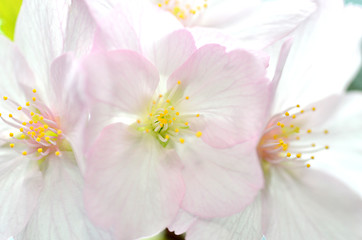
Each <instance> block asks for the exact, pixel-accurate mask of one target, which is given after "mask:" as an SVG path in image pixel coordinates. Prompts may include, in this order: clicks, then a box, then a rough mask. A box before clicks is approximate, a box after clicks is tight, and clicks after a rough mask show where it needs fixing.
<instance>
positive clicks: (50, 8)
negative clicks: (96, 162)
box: [0, 0, 110, 240]
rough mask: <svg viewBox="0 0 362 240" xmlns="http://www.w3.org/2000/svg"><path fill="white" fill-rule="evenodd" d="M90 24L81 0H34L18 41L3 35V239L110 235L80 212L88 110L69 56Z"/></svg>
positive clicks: (79, 48) (23, 15) (25, 10)
mask: <svg viewBox="0 0 362 240" xmlns="http://www.w3.org/2000/svg"><path fill="white" fill-rule="evenodd" d="M80 31H84V32H83V34H84V35H83V36H81V37H78V36H77V35H76V33H79V32H80ZM93 31H94V26H93V22H92V21H91V18H90V16H89V14H88V10H87V8H86V6H85V5H84V3H83V2H82V1H73V2H72V3H68V1H47V2H46V3H44V2H43V1H36V0H34V1H33V0H31V1H24V3H23V6H22V9H21V11H20V14H19V18H18V22H17V27H16V36H15V43H12V42H10V40H8V39H6V38H5V37H2V36H0V85H1V86H0V94H1V102H0V112H1V114H0V118H1V119H0V129H1V140H0V141H1V148H0V156H1V157H0V189H1V190H0V206H1V207H0V238H1V239H8V238H9V237H10V236H14V238H15V239H39V240H49V239H52V240H53V239H54V240H55V239H59V240H60V239H110V238H109V236H108V234H107V233H104V232H103V231H101V230H99V229H97V228H96V227H94V226H93V225H92V223H91V222H90V221H89V219H88V218H87V217H86V215H85V213H84V204H83V200H82V187H83V182H84V180H83V178H82V175H81V170H80V168H79V166H81V164H82V157H81V156H82V155H81V151H82V149H81V144H80V141H79V140H80V138H79V137H78V136H81V132H82V129H83V126H84V125H85V121H86V120H87V118H88V113H87V111H85V108H84V104H83V103H82V101H81V98H80V94H79V92H78V91H77V83H76V82H75V76H74V73H75V70H74V68H75V64H73V58H74V56H76V55H81V54H82V52H85V51H87V50H86V49H87V48H88V49H89V48H90V45H89V44H87V41H83V37H91V36H92V34H93ZM66 51H72V52H73V54H71V53H67V54H63V53H65V52H66Z"/></svg>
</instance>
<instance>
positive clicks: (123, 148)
mask: <svg viewBox="0 0 362 240" xmlns="http://www.w3.org/2000/svg"><path fill="white" fill-rule="evenodd" d="M123 10H124V9H123ZM155 11H158V10H155ZM125 12H127V11H125ZM134 13H135V14H136V16H138V15H137V12H134ZM112 16H115V17H117V19H118V20H120V22H121V20H122V19H124V18H127V16H124V15H121V12H118V14H115V15H112ZM163 16H165V18H164V22H166V23H167V22H171V23H172V20H173V18H172V17H171V16H169V15H163ZM129 19H130V18H129ZM161 19H162V18H161ZM168 19H170V21H168ZM133 20H135V18H133ZM137 20H138V21H139V22H137V23H134V25H133V26H135V27H138V26H141V24H140V22H142V21H145V22H146V21H149V20H148V19H147V18H145V17H144V18H139V19H138V18H136V21H137ZM158 20H160V19H158ZM109 22H112V23H114V22H116V21H115V20H114V19H112V18H111V19H108V21H107V23H109ZM123 23H125V25H124V26H119V28H113V26H112V29H114V30H115V31H114V33H113V35H112V34H111V33H110V32H107V34H104V31H107V30H104V31H99V32H98V33H99V34H100V35H98V36H97V37H96V38H97V44H99V45H98V46H97V52H95V53H94V54H93V55H90V56H88V57H87V58H85V60H84V63H83V70H84V72H86V76H85V78H86V86H87V88H86V91H87V93H88V95H89V102H90V103H91V105H90V107H91V119H90V123H89V127H88V128H87V131H86V133H87V134H88V135H87V137H86V138H87V139H91V138H92V137H91V136H97V135H99V136H98V138H97V140H96V141H95V143H94V144H93V146H92V147H91V149H90V152H89V155H88V166H87V171H86V189H85V201H86V207H87V210H88V212H89V215H90V217H91V218H92V220H94V221H95V222H96V223H97V224H99V225H100V226H102V227H103V228H105V229H110V230H111V231H112V232H113V233H114V234H115V235H116V236H118V237H119V239H134V238H139V237H144V236H149V235H153V234H156V233H158V232H160V231H161V230H163V229H164V228H165V227H166V226H167V225H169V224H170V223H171V221H172V219H173V218H174V217H175V215H176V214H177V211H178V210H179V208H180V207H181V208H182V209H184V210H185V211H188V212H190V213H192V214H195V215H197V216H202V217H205V218H209V217H214V216H226V215H230V214H232V213H235V212H237V211H239V210H241V209H243V208H244V207H245V206H246V205H247V204H249V203H250V202H251V201H252V200H253V199H254V197H255V194H256V192H258V190H259V189H260V188H261V187H262V185H263V182H262V181H261V170H260V168H259V166H258V162H257V158H256V153H255V152H254V151H253V148H252V147H251V146H253V145H255V144H256V143H257V142H256V141H257V138H256V137H257V136H255V135H254V133H255V129H258V128H259V127H261V126H259V124H256V125H255V122H254V121H253V119H258V118H259V117H262V116H263V115H264V114H265V109H266V107H267V105H268V100H269V84H268V81H267V79H266V78H265V77H264V75H265V68H266V65H265V57H260V56H258V55H254V54H253V53H250V52H247V51H245V50H240V49H239V50H234V51H230V52H227V51H225V47H222V46H220V45H216V44H214V45H212V44H209V45H205V46H203V47H200V48H196V47H195V43H194V39H193V37H192V35H191V34H190V33H189V32H188V31H186V30H182V29H181V30H178V29H179V28H180V27H179V25H178V23H177V24H175V25H174V26H175V27H173V26H172V24H168V25H167V26H168V27H170V26H171V27H173V30H172V31H170V32H169V33H168V34H166V35H165V37H161V39H158V40H157V37H158V36H153V38H151V39H150V40H149V41H151V42H150V43H148V45H147V47H145V46H144V45H143V43H146V41H143V40H142V36H145V34H147V33H148V32H147V31H152V30H153V29H156V28H158V27H159V26H157V25H155V26H150V27H151V28H148V26H149V25H142V27H140V28H139V29H132V28H130V27H129V25H127V23H128V21H123ZM145 24H147V23H145ZM105 26H108V25H105ZM171 27H170V28H171ZM117 29H118V30H117ZM121 30H122V31H127V32H129V33H131V34H129V35H127V36H125V35H124V34H122V32H121ZM132 34H133V35H132ZM137 35H138V36H140V38H141V39H138V38H136V39H129V38H130V36H137ZM108 37H109V38H108ZM124 38H127V40H128V41H122V40H124ZM110 39H112V41H110ZM152 40H154V42H152ZM110 43H111V44H110ZM118 43H123V44H125V43H130V45H128V46H131V47H129V48H128V49H130V48H132V47H135V48H134V49H133V50H136V51H137V52H136V51H132V50H128V49H120V50H114V51H100V50H99V49H104V48H106V49H107V48H109V47H110V46H111V49H113V48H115V46H117V44H118ZM134 43H141V44H140V45H139V46H137V45H136V44H134ZM102 44H104V45H103V46H102ZM119 46H120V48H122V46H121V45H119ZM123 46H125V45H123ZM126 47H127V46H126ZM145 49H146V50H145ZM143 50H144V51H143ZM140 53H142V55H141V54H140ZM240 103H241V104H240ZM94 129H99V132H100V133H99V132H98V133H97V132H96V131H94ZM92 132H93V133H94V132H95V133H94V134H93V135H92ZM243 156H248V158H246V159H248V160H247V161H245V162H239V163H238V164H235V160H236V159H239V157H243ZM240 199H243V200H242V201H240Z"/></svg>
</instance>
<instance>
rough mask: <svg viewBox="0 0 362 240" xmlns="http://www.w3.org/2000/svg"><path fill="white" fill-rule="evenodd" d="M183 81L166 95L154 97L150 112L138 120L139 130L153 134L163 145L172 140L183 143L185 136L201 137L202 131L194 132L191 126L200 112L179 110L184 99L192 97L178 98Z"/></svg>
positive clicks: (187, 99)
mask: <svg viewBox="0 0 362 240" xmlns="http://www.w3.org/2000/svg"><path fill="white" fill-rule="evenodd" d="M180 85H181V81H178V82H177V84H176V86H175V87H174V88H173V89H171V90H170V91H169V92H168V93H166V94H165V95H162V94H160V95H158V96H156V97H154V98H153V99H152V101H151V103H150V106H149V108H148V114H147V116H146V117H144V118H143V120H142V121H141V120H140V119H138V120H137V125H136V126H137V130H139V131H142V132H144V133H147V134H153V135H154V136H155V138H156V139H157V140H158V141H159V142H160V144H161V145H162V146H163V147H166V146H167V145H168V144H169V143H170V142H171V141H172V142H179V143H181V144H183V143H184V142H185V138H184V136H185V135H187V134H193V135H195V136H196V137H201V136H202V132H201V131H197V132H194V131H192V130H191V128H190V121H193V120H194V119H195V118H199V117H200V114H189V113H186V114H185V113H182V112H180V111H178V109H177V106H178V105H179V104H180V103H181V102H182V101H189V99H190V97H189V96H186V97H182V98H176V97H175V93H176V91H177V89H178V88H179V86H180Z"/></svg>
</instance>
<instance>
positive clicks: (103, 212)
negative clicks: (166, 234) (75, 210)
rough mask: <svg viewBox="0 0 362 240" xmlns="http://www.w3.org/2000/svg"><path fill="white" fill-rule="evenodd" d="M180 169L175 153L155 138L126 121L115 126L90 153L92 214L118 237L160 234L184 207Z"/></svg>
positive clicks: (88, 200)
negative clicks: (133, 127)
mask: <svg viewBox="0 0 362 240" xmlns="http://www.w3.org/2000/svg"><path fill="white" fill-rule="evenodd" d="M142 134H145V135H142ZM179 169H180V166H179V162H178V159H177V157H176V155H175V153H174V151H172V150H167V149H163V148H162V149H161V145H160V144H159V143H158V142H154V136H151V135H148V134H146V133H141V132H137V131H136V130H134V129H132V128H130V127H128V126H126V125H123V124H121V123H117V124H113V125H110V126H108V127H107V128H105V129H104V130H103V132H102V135H101V136H100V138H99V139H98V140H97V142H96V143H95V145H94V147H93V151H91V153H90V155H89V165H88V169H87V173H86V177H85V178H86V188H85V201H86V207H87V210H88V213H89V215H90V216H91V218H92V219H93V220H94V221H95V222H96V223H97V224H99V225H100V226H102V227H104V228H106V229H109V230H112V231H113V233H114V234H115V235H116V236H118V239H135V238H140V237H146V236H150V235H153V234H156V233H158V232H160V231H162V230H163V229H164V228H165V227H167V226H168V225H169V224H170V223H171V221H172V219H174V217H175V216H176V214H177V211H178V209H179V204H180V202H181V200H182V196H183V193H184V186H183V183H182V179H181V175H180V170H179Z"/></svg>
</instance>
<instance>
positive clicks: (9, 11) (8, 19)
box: [0, 0, 22, 40]
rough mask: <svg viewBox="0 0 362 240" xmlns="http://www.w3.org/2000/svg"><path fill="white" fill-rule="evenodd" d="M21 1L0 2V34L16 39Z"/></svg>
mask: <svg viewBox="0 0 362 240" xmlns="http://www.w3.org/2000/svg"><path fill="white" fill-rule="evenodd" d="M21 2H22V1H21V0H0V32H1V33H2V34H4V35H5V36H7V37H8V38H10V39H11V40H13V39H14V30H15V23H16V17H17V16H18V13H19V10H20V6H21Z"/></svg>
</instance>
